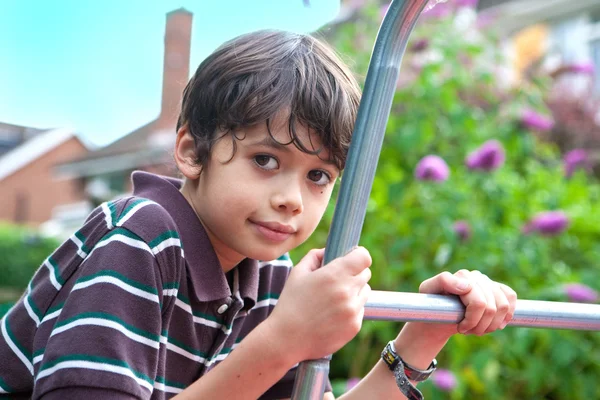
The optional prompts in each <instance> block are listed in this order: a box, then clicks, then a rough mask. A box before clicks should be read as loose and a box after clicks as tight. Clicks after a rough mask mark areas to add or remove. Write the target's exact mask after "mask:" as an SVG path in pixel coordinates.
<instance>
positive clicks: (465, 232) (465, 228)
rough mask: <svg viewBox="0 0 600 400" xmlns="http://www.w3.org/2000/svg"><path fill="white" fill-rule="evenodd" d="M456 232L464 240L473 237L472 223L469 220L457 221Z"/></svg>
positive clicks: (455, 224)
mask: <svg viewBox="0 0 600 400" xmlns="http://www.w3.org/2000/svg"><path fill="white" fill-rule="evenodd" d="M454 232H455V233H456V234H457V235H458V237H459V238H460V240H462V241H463V242H464V241H466V240H469V238H470V237H471V225H469V223H468V222H467V221H462V220H461V221H456V222H455V223H454Z"/></svg>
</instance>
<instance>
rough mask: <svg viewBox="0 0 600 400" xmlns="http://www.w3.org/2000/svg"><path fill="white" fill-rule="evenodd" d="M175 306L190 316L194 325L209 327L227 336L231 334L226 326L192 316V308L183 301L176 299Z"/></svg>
mask: <svg viewBox="0 0 600 400" xmlns="http://www.w3.org/2000/svg"><path fill="white" fill-rule="evenodd" d="M175 305H177V306H179V308H181V309H182V310H184V311H186V312H187V313H188V314H190V315H192V319H193V320H194V322H195V323H196V324H200V325H204V326H210V327H211V328H217V329H221V330H222V331H223V332H224V333H225V334H227V335H229V334H230V333H231V329H228V328H227V326H225V325H223V324H219V323H218V322H215V321H210V320H208V319H205V318H202V317H198V316H196V315H194V314H193V313H192V308H191V307H190V306H189V305H187V304H185V303H184V302H183V301H181V300H179V299H177V300H175Z"/></svg>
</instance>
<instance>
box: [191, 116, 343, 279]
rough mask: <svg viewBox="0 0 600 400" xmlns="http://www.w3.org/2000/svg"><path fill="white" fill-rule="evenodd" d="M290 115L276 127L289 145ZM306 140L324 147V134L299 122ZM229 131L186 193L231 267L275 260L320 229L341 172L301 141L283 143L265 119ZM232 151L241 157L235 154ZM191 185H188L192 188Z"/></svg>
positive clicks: (323, 154) (324, 155)
mask: <svg viewBox="0 0 600 400" xmlns="http://www.w3.org/2000/svg"><path fill="white" fill-rule="evenodd" d="M287 126H288V125H287V118H285V119H284V118H279V119H277V120H275V121H273V123H272V124H271V126H270V128H271V133H272V134H273V137H274V138H275V139H276V141H277V142H279V143H289V142H290V139H291V138H290V133H289V130H288V127H287ZM296 132H297V136H298V138H299V140H300V141H301V142H302V144H303V145H304V146H305V147H307V148H308V149H310V150H316V149H319V148H320V146H321V142H320V141H319V139H318V137H317V135H316V134H311V135H310V138H309V131H308V129H307V128H306V127H304V126H301V125H299V124H298V125H297V126H296ZM236 137H238V138H240V140H236V150H235V154H234V153H233V151H234V150H233V144H232V139H231V137H230V136H229V135H226V136H224V137H223V138H222V139H220V140H219V141H218V142H217V143H216V144H215V145H214V147H213V150H212V153H211V157H210V160H209V161H208V163H207V166H206V168H204V170H203V171H202V173H201V174H200V177H199V178H197V179H196V180H195V181H190V180H189V179H188V180H186V184H185V185H184V188H183V189H182V192H183V193H184V195H185V196H186V198H188V201H189V202H190V203H191V204H192V206H193V207H194V209H195V211H196V213H197V215H198V217H199V218H200V220H201V221H202V223H203V225H204V227H205V229H206V230H207V232H208V235H209V237H210V240H211V243H212V244H213V247H214V248H215V251H216V253H217V255H218V256H219V260H220V261H221V265H222V267H223V269H224V270H226V271H227V270H229V269H231V268H233V267H234V266H235V265H236V264H237V263H239V262H240V261H241V260H242V259H243V258H245V257H250V258H253V259H257V260H272V259H276V258H277V257H279V256H281V255H282V254H284V253H285V252H287V251H289V250H291V249H293V248H295V247H297V246H298V245H300V244H301V243H302V242H304V241H305V240H306V239H307V238H308V237H309V236H310V235H311V234H312V233H313V231H314V230H315V228H316V227H317V225H318V223H319V221H320V220H321V217H322V216H323V213H324V212H325V209H326V207H327V204H328V202H329V199H330V197H331V193H332V190H333V186H334V183H335V180H336V179H337V177H338V175H339V170H338V169H337V167H336V166H335V164H333V163H329V162H327V161H324V160H326V159H327V158H328V156H329V154H327V152H326V151H325V149H323V151H322V152H321V154H320V155H319V156H317V155H311V154H307V153H304V152H302V151H300V150H298V149H297V148H296V146H294V145H293V144H289V145H281V144H278V143H277V142H275V141H274V140H273V139H272V138H271V135H269V132H268V131H267V126H266V124H265V123H262V124H258V125H255V126H252V127H249V128H245V129H243V130H242V131H240V132H236ZM232 154H234V156H233V158H232ZM186 186H187V187H186Z"/></svg>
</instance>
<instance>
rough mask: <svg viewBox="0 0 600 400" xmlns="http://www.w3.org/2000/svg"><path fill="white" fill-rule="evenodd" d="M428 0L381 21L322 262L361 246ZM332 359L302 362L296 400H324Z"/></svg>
mask: <svg viewBox="0 0 600 400" xmlns="http://www.w3.org/2000/svg"><path fill="white" fill-rule="evenodd" d="M427 1H428V0H393V1H392V2H391V4H390V7H389V9H388V11H387V13H386V16H385V17H384V19H383V22H382V24H381V27H380V28H379V33H378V34H377V40H376V41H375V47H374V48H373V54H372V55H371V61H370V63H369V70H368V71H367V78H366V80H365V88H364V91H363V96H362V99H361V102H360V106H359V108H358V116H357V119H356V124H355V126H354V132H353V135H352V142H351V144H350V150H349V153H348V159H347V161H346V168H345V170H344V177H343V179H342V185H341V188H340V193H339V196H338V201H337V204H336V207H335V213H334V216H333V222H332V225H331V230H330V232H329V237H328V239H327V246H326V248H325V256H324V260H323V263H324V264H327V263H328V262H330V261H332V260H333V259H335V258H337V257H340V256H342V255H344V254H346V253H347V252H348V251H349V250H350V249H351V248H352V247H354V246H356V245H357V244H358V240H359V239H360V232H361V230H362V226H363V222H364V219H365V214H366V211H367V202H368V200H369V195H370V193H371V187H372V186H373V178H374V176H375V171H376V169H377V161H378V160H379V153H380V152H381V145H382V143H383V137H384V134H385V126H386V124H387V120H388V117H389V115H390V110H391V107H392V100H393V97H394V92H395V90H396V82H397V80H398V74H399V71H400V64H401V62H402V56H403V55H404V51H405V50H406V43H407V42H408V37H409V35H410V33H411V32H412V30H413V28H414V26H415V23H416V22H417V18H418V17H419V15H420V14H421V11H422V10H423V8H424V7H425V4H427ZM328 373H329V360H328V359H322V360H312V361H304V362H301V363H300V365H299V367H298V372H297V373H296V381H295V383H294V390H293V392H292V399H293V400H321V399H322V398H323V393H324V391H325V382H326V380H327V379H326V378H327V375H328Z"/></svg>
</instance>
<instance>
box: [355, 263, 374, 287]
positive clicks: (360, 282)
mask: <svg viewBox="0 0 600 400" xmlns="http://www.w3.org/2000/svg"><path fill="white" fill-rule="evenodd" d="M370 279H371V268H365V269H363V270H362V271H361V272H360V273H359V274H358V275H356V276H353V277H352V280H353V281H354V284H355V285H356V287H357V288H358V289H359V290H360V289H361V288H362V287H363V286H364V285H365V284H366V283H367V282H369V280H370Z"/></svg>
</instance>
